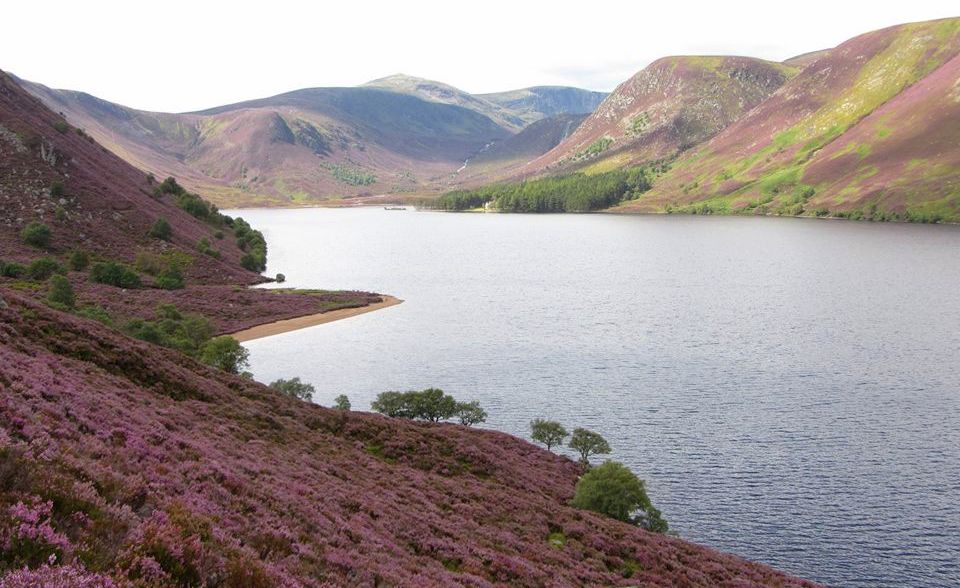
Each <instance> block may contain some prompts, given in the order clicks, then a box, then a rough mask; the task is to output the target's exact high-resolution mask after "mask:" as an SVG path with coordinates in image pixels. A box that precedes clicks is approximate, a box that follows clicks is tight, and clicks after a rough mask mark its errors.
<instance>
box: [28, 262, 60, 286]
mask: <svg viewBox="0 0 960 588" xmlns="http://www.w3.org/2000/svg"><path fill="white" fill-rule="evenodd" d="M64 272H65V270H64V269H63V266H62V265H60V263H58V262H57V260H55V259H53V258H52V257H41V258H40V259H35V260H33V261H32V262H31V263H30V267H28V268H27V275H28V276H29V277H30V279H31V280H37V281H38V282H42V281H43V280H46V279H48V278H49V277H50V276H52V275H53V274H62V273H64Z"/></svg>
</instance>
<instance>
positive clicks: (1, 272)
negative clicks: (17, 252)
mask: <svg viewBox="0 0 960 588" xmlns="http://www.w3.org/2000/svg"><path fill="white" fill-rule="evenodd" d="M26 272H27V268H25V267H24V266H23V265H22V264H19V263H15V262H12V261H11V262H9V263H3V262H0V276H3V277H5V278H19V277H20V276H22V275H23V274H25V273H26Z"/></svg>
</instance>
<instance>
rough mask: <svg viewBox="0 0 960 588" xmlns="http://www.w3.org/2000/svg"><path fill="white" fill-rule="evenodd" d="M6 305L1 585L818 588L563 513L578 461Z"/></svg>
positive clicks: (32, 306) (1, 360) (14, 302)
mask: <svg viewBox="0 0 960 588" xmlns="http://www.w3.org/2000/svg"><path fill="white" fill-rule="evenodd" d="M0 296H2V297H3V300H4V302H2V303H0V387H2V389H3V394H2V395H0V513H2V515H0V537H2V538H3V541H0V562H2V565H3V566H4V567H5V568H8V569H6V570H2V571H0V574H2V573H6V574H7V575H6V576H4V577H2V578H0V585H3V586H5V588H6V587H16V588H25V587H27V586H35V585H38V584H40V583H41V580H42V578H44V577H47V578H49V577H54V576H56V575H57V574H61V573H65V572H62V571H58V569H57V568H54V569H46V568H44V567H43V566H44V565H45V564H46V562H47V561H51V560H52V561H55V564H56V565H57V566H60V565H68V566H70V568H69V570H70V573H72V574H74V575H77V576H80V577H83V578H86V579H87V580H88V581H90V582H91V584H84V585H85V586H87V585H92V586H98V585H107V584H105V583H104V584H96V583H93V582H94V580H96V579H98V578H99V579H100V580H102V581H104V582H105V581H106V579H108V578H112V579H114V580H116V581H117V582H118V583H120V584H121V585H132V586H158V585H164V586H166V585H183V586H199V585H220V586H227V587H245V588H250V587H264V586H343V585H358V586H374V585H380V586H400V585H405V586H415V585H419V586H428V585H429V586H447V585H459V586H493V585H504V584H509V585H513V586H572V585H591V586H600V585H616V586H627V585H632V586H639V585H643V586H680V585H683V586H738V587H747V586H810V585H812V584H809V583H805V582H802V581H800V580H796V579H793V578H789V577H786V576H783V575H781V574H780V573H778V572H776V571H774V570H771V569H769V568H766V567H764V566H760V565H756V564H751V563H748V562H745V561H743V560H741V559H739V558H736V557H733V556H728V555H724V554H720V553H717V552H714V551H712V550H709V549H706V548H703V547H699V546H697V545H693V544H690V543H686V542H684V541H682V540H679V539H675V538H671V537H665V536H661V535H652V534H649V533H647V532H645V531H642V530H640V529H638V528H635V527H631V526H628V525H625V524H622V523H618V522H615V521H613V520H611V519H607V518H604V517H601V516H599V515H596V514H593V513H590V512H585V511H578V510H575V509H573V508H571V507H570V506H568V505H567V502H568V500H569V499H570V498H571V496H572V491H573V486H574V482H575V480H576V477H577V466H576V465H575V464H574V463H573V462H571V461H569V460H568V459H566V458H564V457H560V456H557V455H554V454H551V453H549V452H546V451H544V450H541V449H538V448H536V447H534V446H532V445H530V444H528V443H525V442H523V441H521V440H519V439H516V438H513V437H510V436H508V435H505V434H501V433H496V432H492V431H480V430H472V429H467V428H463V427H459V426H454V425H445V424H439V425H431V424H420V423H414V422H410V421H403V420H391V419H387V418H384V417H380V416H376V415H369V414H363V413H351V412H342V411H336V410H331V409H325V408H321V407H319V406H316V405H312V404H309V403H305V402H300V401H297V400H294V399H292V398H289V397H286V396H282V395H280V394H279V393H276V392H274V391H271V390H270V389H268V388H265V387H263V386H261V385H259V384H257V383H255V382H252V381H250V380H245V379H243V378H239V377H235V376H230V375H227V374H224V373H222V372H217V371H215V370H213V369H211V368H208V367H206V366H203V365H200V364H197V363H195V362H193V361H192V360H190V359H188V358H186V357H185V356H183V355H180V354H178V353H176V352H173V351H169V350H163V349H158V348H156V347H154V346H151V345H149V344H146V343H142V342H138V341H132V340H130V339H127V338H125V337H122V336H120V335H118V334H116V333H114V332H113V331H110V330H108V329H106V328H104V327H103V326H101V325H99V324H97V323H93V322H89V321H84V320H80V319H77V318H75V317H71V316H68V315H64V314H62V313H59V312H57V311H54V310H52V309H49V308H46V307H44V306H42V305H38V304H36V303H34V302H32V301H30V300H28V299H26V298H24V297H22V296H20V295H19V294H14V293H11V292H10V291H6V290H2V293H0ZM52 555H55V556H56V557H55V558H52V559H51V558H50V556H52ZM25 565H26V566H29V567H31V568H34V570H39V571H33V572H22V571H10V570H9V568H14V569H19V568H22V567H23V566H25ZM71 585H73V584H71Z"/></svg>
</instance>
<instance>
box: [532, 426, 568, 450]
mask: <svg viewBox="0 0 960 588" xmlns="http://www.w3.org/2000/svg"><path fill="white" fill-rule="evenodd" d="M569 434H570V433H568V432H567V430H566V429H565V428H563V425H561V424H560V423H558V422H557V421H547V420H544V419H534V420H532V421H530V437H531V438H532V439H533V440H534V441H539V442H540V443H543V444H544V445H546V446H547V451H549V450H550V448H552V447H553V446H554V445H560V444H562V443H563V440H564V439H566V438H567V436H568V435H569Z"/></svg>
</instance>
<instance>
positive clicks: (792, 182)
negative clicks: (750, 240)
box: [621, 18, 960, 221]
mask: <svg viewBox="0 0 960 588" xmlns="http://www.w3.org/2000/svg"><path fill="white" fill-rule="evenodd" d="M958 80H960V18H952V19H946V20H938V21H931V22H922V23H913V24H905V25H900V26H895V27H890V28H887V29H883V30H880V31H874V32H871V33H867V34H865V35H861V36H858V37H855V38H853V39H851V40H849V41H847V42H845V43H843V44H842V45H840V46H838V47H837V48H835V49H832V50H830V51H828V52H826V53H823V54H821V55H819V56H814V59H813V60H812V61H811V62H810V63H808V64H807V65H806V67H805V69H804V70H803V71H802V73H800V74H798V75H797V76H796V77H794V78H793V79H791V80H790V81H789V82H787V83H786V84H784V85H783V87H782V88H780V89H779V90H778V91H777V92H776V93H774V94H773V95H772V96H771V97H770V98H769V99H767V100H765V101H764V102H762V103H761V104H760V105H758V106H757V107H756V108H755V109H753V110H752V111H750V112H749V113H747V114H746V115H745V116H743V117H742V118H740V120H738V121H737V122H735V123H734V124H732V125H730V126H729V127H727V128H726V129H724V130H723V131H722V132H720V133H719V134H718V135H717V136H715V137H714V138H713V139H711V140H710V141H709V142H707V143H705V144H702V145H700V146H697V147H696V148H694V149H691V150H690V151H689V152H687V153H684V154H683V155H682V156H681V157H680V158H679V159H677V161H675V162H674V164H673V167H672V170H671V171H670V172H669V173H668V174H667V175H666V176H665V177H662V178H660V179H659V180H658V181H657V182H656V184H655V186H654V189H653V190H652V191H651V192H649V193H648V194H647V195H645V196H644V197H642V198H641V199H639V200H637V201H634V202H630V203H628V204H627V205H625V206H623V207H622V208H621V209H622V210H638V211H663V210H668V209H672V210H690V211H697V212H739V213H757V214H773V213H779V214H806V215H818V216H826V215H833V216H852V217H853V218H875V219H881V220H883V219H911V220H921V221H923V220H938V219H940V220H953V221H960V85H958V84H960V81H958Z"/></svg>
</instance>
